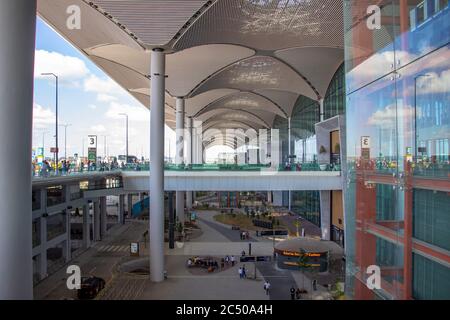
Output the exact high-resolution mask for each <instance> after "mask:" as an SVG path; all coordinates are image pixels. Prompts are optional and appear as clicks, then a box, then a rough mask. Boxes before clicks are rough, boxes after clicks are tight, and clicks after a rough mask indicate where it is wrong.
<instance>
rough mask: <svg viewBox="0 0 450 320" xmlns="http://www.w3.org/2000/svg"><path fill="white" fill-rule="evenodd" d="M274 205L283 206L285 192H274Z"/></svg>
mask: <svg viewBox="0 0 450 320" xmlns="http://www.w3.org/2000/svg"><path fill="white" fill-rule="evenodd" d="M272 203H273V205H274V206H277V207H282V206H283V191H273V198H272Z"/></svg>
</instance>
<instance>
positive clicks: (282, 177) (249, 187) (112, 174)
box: [33, 168, 342, 192]
mask: <svg viewBox="0 0 450 320" xmlns="http://www.w3.org/2000/svg"><path fill="white" fill-rule="evenodd" d="M149 176H150V171H145V170H137V171H132V170H112V171H89V172H72V173H69V174H66V175H58V176H55V175H52V176H47V177H34V178H33V186H34V187H45V186H51V185H55V184H74V183H78V182H82V181H90V183H89V190H99V189H114V188H123V191H127V192H143V191H148V190H149ZM101 180H103V181H105V180H108V182H105V183H101V182H100V181H101ZM117 180H120V181H119V182H117ZM111 181H113V182H111ZM97 182H98V183H97ZM164 188H165V190H166V191H205V190H214V191H236V190H239V191H285V190H341V189H342V183H341V172H340V171H278V170H272V169H271V168H260V169H259V170H166V171H165V181H164Z"/></svg>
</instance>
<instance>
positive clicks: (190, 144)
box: [186, 117, 194, 210]
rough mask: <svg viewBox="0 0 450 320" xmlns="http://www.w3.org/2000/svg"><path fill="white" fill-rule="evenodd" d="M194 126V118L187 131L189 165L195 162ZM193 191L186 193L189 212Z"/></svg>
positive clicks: (189, 121) (188, 122) (190, 120)
mask: <svg viewBox="0 0 450 320" xmlns="http://www.w3.org/2000/svg"><path fill="white" fill-rule="evenodd" d="M193 126H194V120H193V118H192V117H189V118H188V121H187V129H188V139H187V143H188V146H187V163H188V164H192V161H193V156H192V152H193V148H192V145H193V140H194V137H193ZM192 202H193V199H192V191H186V207H187V208H188V210H191V209H192Z"/></svg>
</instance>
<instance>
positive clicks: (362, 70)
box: [344, 0, 450, 299]
mask: <svg viewBox="0 0 450 320" xmlns="http://www.w3.org/2000/svg"><path fill="white" fill-rule="evenodd" d="M344 3H345V7H344V8H345V10H344V19H345V26H346V27H345V28H346V30H345V60H346V61H345V73H346V79H345V86H346V121H347V124H346V126H347V159H346V162H347V169H348V173H347V174H348V176H347V187H346V188H345V198H346V201H345V215H346V217H345V218H346V230H345V232H346V258H347V259H346V261H347V268H346V270H347V281H346V283H347V286H346V291H347V293H348V294H349V296H353V297H354V298H355V299H375V298H377V297H387V298H393V299H431V298H436V297H439V298H444V299H450V294H449V292H448V289H446V288H448V279H449V278H450V268H449V267H448V266H449V265H450V232H449V230H450V229H449V224H450V216H449V215H448V204H449V203H450V202H449V201H450V193H449V191H450V180H449V177H450V175H449V174H450V163H449V161H450V155H449V143H448V141H449V138H450V32H449V30H450V8H449V6H448V1H439V0H426V1H412V0H391V1H381V2H380V4H379V8H380V13H381V19H380V20H379V21H380V22H381V25H378V26H377V25H376V23H377V21H376V19H374V16H370V15H367V8H368V7H369V6H371V5H373V2H372V1H369V0H358V1H350V0H347V1H344ZM374 15H376V12H375V13H374ZM374 24H375V25H374ZM370 265H378V266H380V268H381V278H382V282H381V290H375V291H372V290H369V289H368V288H367V287H366V286H365V283H366V279H367V273H366V271H367V267H368V266H370ZM423 279H425V281H427V282H426V283H425V282H424V280H423ZM438 279H442V283H439V281H441V280H438ZM445 281H447V287H446V288H445V287H443V285H444V284H445V283H446V282H445Z"/></svg>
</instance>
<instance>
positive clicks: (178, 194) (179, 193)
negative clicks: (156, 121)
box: [175, 98, 185, 223]
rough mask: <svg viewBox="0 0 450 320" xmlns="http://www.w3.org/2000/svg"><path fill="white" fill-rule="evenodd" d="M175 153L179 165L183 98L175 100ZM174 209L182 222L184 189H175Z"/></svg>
mask: <svg viewBox="0 0 450 320" xmlns="http://www.w3.org/2000/svg"><path fill="white" fill-rule="evenodd" d="M176 108H177V111H176V139H177V145H176V148H177V149H176V154H175V164H177V165H181V164H183V163H184V116H185V111H184V99H183V98H177V100H176ZM175 196H176V199H175V201H176V204H175V210H176V212H177V218H178V221H179V222H181V223H184V220H185V219H184V191H177V192H176V194H175Z"/></svg>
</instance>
